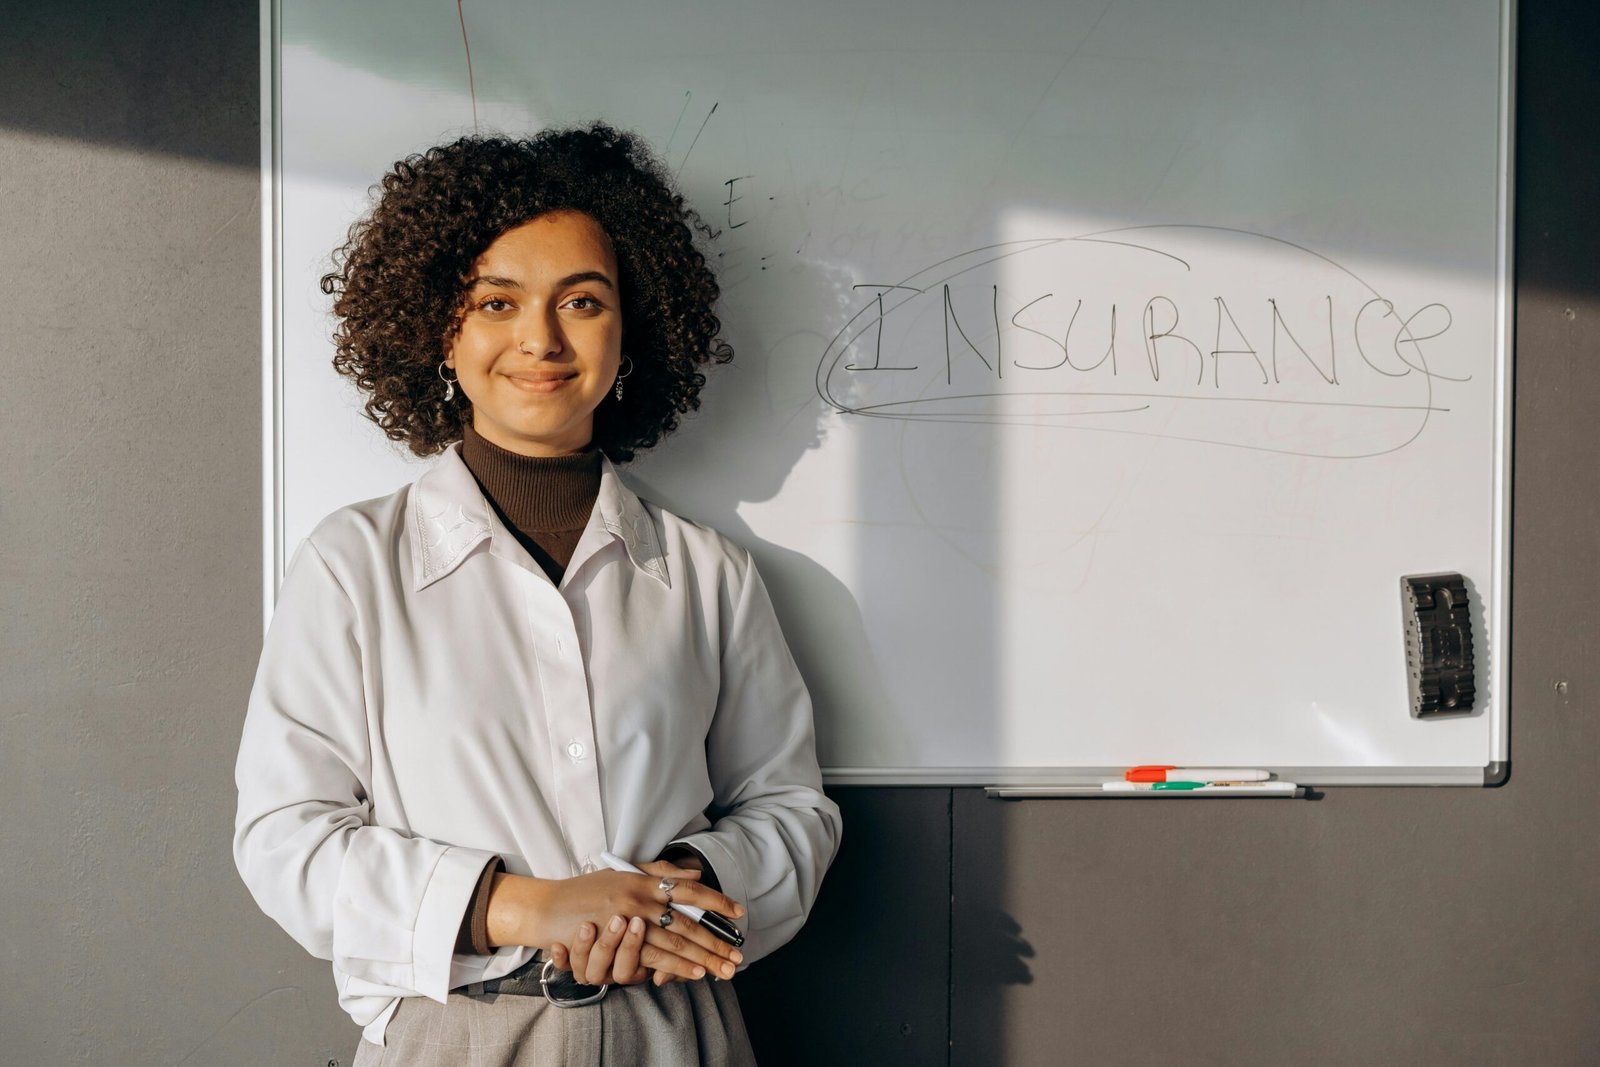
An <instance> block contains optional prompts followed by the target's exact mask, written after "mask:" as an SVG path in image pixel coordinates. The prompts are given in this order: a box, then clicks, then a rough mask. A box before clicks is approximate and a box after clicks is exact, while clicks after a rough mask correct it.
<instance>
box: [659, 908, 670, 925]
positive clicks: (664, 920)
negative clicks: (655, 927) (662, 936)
mask: <svg viewBox="0 0 1600 1067" xmlns="http://www.w3.org/2000/svg"><path fill="white" fill-rule="evenodd" d="M656 922H657V923H658V924H659V925H660V926H661V929H663V930H665V929H666V928H667V927H669V926H671V925H672V909H671V908H668V909H667V910H666V911H664V912H662V913H661V918H659V919H657V920H656Z"/></svg>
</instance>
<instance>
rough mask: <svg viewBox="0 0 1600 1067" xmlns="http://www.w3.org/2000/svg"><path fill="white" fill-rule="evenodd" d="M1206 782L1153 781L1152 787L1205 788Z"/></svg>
mask: <svg viewBox="0 0 1600 1067" xmlns="http://www.w3.org/2000/svg"><path fill="white" fill-rule="evenodd" d="M1208 784H1209V783H1206V782H1151V783H1150V788H1151V789H1204V788H1205V787H1206V786H1207V785H1208Z"/></svg>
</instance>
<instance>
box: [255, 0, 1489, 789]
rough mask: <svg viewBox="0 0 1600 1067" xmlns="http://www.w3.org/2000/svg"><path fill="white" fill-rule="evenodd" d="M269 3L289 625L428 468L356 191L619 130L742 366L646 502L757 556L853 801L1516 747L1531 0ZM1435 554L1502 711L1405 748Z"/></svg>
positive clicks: (1419, 734) (275, 347)
mask: <svg viewBox="0 0 1600 1067" xmlns="http://www.w3.org/2000/svg"><path fill="white" fill-rule="evenodd" d="M267 3H268V6H267V7H265V8H264V12H263V26H264V38H265V40H264V45H263V51H264V55H265V56H267V57H268V58H270V59H271V60H272V61H273V62H272V73H271V77H272V79H273V93H272V95H271V97H270V98H269V99H270V103H269V104H268V105H267V107H268V114H267V115H266V118H268V119H269V120H270V128H271V134H270V141H271V144H270V145H269V146H266V148H265V149H264V151H265V154H266V158H265V159H264V163H263V166H264V176H265V184H266V186H267V190H268V192H269V194H270V196H271V198H272V199H271V202H272V204H273V211H272V221H271V223H270V228H271V231H272V233H273V235H274V238H275V239H274V242H273V249H272V251H273V253H274V260H273V263H272V265H271V269H270V270H269V271H268V282H267V284H268V298H269V299H268V300H267V302H266V306H267V308H268V313H267V330H268V336H269V338H270V340H271V341H272V349H271V351H272V361H271V364H270V365H269V367H268V368H267V371H266V379H267V383H266V388H267V404H268V416H269V418H268V423H269V427H271V428H272V429H271V430H270V434H271V439H270V441H269V442H268V460H267V462H268V466H269V474H270V478H269V485H270V486H271V492H270V499H269V501H268V503H269V512H268V513H269V522H268V530H267V541H268V548H269V573H268V579H267V580H268V594H269V595H268V600H269V603H270V601H271V597H272V593H273V591H274V589H275V587H276V582H277V580H278V579H279V578H280V577H281V568H282V566H283V562H284V561H285V560H286V559H287V556H288V554H289V552H290V551H292V549H293V547H294V546H295V545H296V544H297V543H298V542H299V541H300V540H301V539H302V538H303V537H304V536H305V535H306V534H307V533H308V532H309V531H310V530H311V528H312V527H313V526H314V525H315V524H316V522H317V521H318V520H319V519H320V518H321V517H322V516H323V515H325V514H327V513H328V512H329V511H332V510H334V509H335V508H337V507H339V506H341V505H343V504H346V503H349V502H351V501H354V500H360V499H364V498H368V497H372V496H377V495H381V494H383V493H387V492H390V491H392V490H393V489H394V488H396V487H397V486H399V485H401V484H404V483H405V482H408V481H410V480H412V479H414V478H415V477H416V475H417V473H418V472H419V470H420V464H419V463H418V462H417V461H415V460H413V459H411V458H409V456H408V455H407V454H405V453H404V452H403V451H402V450H400V449H399V448H398V447H397V446H394V445H391V444H390V443H389V442H387V441H386V440H385V439H384V438H383V436H382V435H381V433H380V432H379V431H378V430H377V429H376V428H375V427H373V426H372V425H371V424H370V423H368V422H367V421H366V420H364V419H363V418H362V417H361V416H360V415H359V403H360V401H359V398H358V397H357V396H356V394H355V392H354V390H353V387H351V386H349V385H348V384H347V383H346V382H345V381H344V380H342V379H340V378H339V377H338V376H337V375H335V374H334V372H333V371H332V369H331V364H330V360H331V356H332V346H331V343H330V341H329V336H330V332H331V322H330V319H329V317H328V311H327V307H328V301H327V298H326V297H324V296H323V295H322V293H321V292H320V290H319V289H318V286H317V279H318V277H319V276H320V275H321V274H322V273H323V272H325V271H326V270H327V269H328V268H329V263H330V261H329V253H330V251H331V249H332V248H333V247H335V246H336V245H337V244H339V243H340V242H341V240H342V239H343V235H344V232H345V230H346V228H347V227H348V226H349V224H350V223H351V222H352V221H353V220H354V219H355V218H356V217H357V216H358V215H359V214H361V213H362V212H363V211H364V209H365V207H366V204H367V199H366V197H367V189H368V187H369V186H370V185H371V184H372V183H374V182H375V181H376V180H377V179H378V177H379V176H380V175H381V174H383V173H384V171H385V170H386V169H388V167H389V166H390V165H391V164H392V163H393V162H394V161H395V160H396V159H399V158H400V157H402V156H404V155H406V154H408V153H410V152H414V151H419V150H422V149H424V148H426V147H428V146H430V145H433V144H436V143H440V142H442V141H445V140H449V139H452V138H454V137H456V136H458V135H460V134H463V133H470V132H472V131H473V130H474V129H479V130H482V131H483V132H508V133H512V134H520V133H525V132H529V131H532V130H534V129H538V128H542V127H545V126H549V125H558V124H569V123H574V122H581V121H585V120H588V119H593V118H604V119H605V120H607V121H609V122H612V123H614V124H616V125H619V126H622V127H626V128H630V129H633V130H635V131H637V132H639V133H640V134H642V135H643V136H644V137H646V138H647V139H648V140H649V141H650V142H651V143H652V144H653V145H654V146H655V148H656V149H657V151H658V152H659V153H660V155H661V156H662V157H663V158H664V159H665V160H666V161H667V163H668V165H669V167H671V168H672V169H674V170H675V171H677V173H678V175H679V181H680V183H681V184H682V186H683V188H684V190H685V192H686V194H687V195H688V196H689V198H690V200H691V201H692V202H693V203H694V204H695V205H696V206H697V207H698V209H699V210H700V212H701V213H702V214H703V215H704V216H705V218H706V219H707V220H708V221H710V222H711V223H712V224H714V225H716V226H717V227H719V228H720V229H721V231H722V234H721V238H720V239H719V241H718V242H717V243H716V245H715V246H714V249H713V251H714V254H715V256H716V258H717V262H718V263H719V265H720V268H721V277H722V282H723V290H724V298H723V307H722V318H723V322H724V324H725V327H726V332H727V336H728V338H729V339H730V341H731V342H732V344H733V345H734V347H735V349H736V350H737V353H738V356H737V358H736V360H735V362H734V363H733V364H732V365H730V366H728V367H726V368H721V369H719V370H714V371H713V373H712V380H711V384H710V385H709V386H708V387H707V389H706V391H705V394H704V397H703V399H704V408H703V412H702V413H701V414H700V415H698V416H696V417H693V418H690V419H688V420H686V422H685V424H684V426H683V428H682V429H681V430H680V431H679V433H678V434H677V435H676V436H675V437H673V438H670V439H669V440H668V442H667V443H666V444H664V445H663V446H661V447H660V448H658V449H657V450H656V451H655V452H653V453H651V454H649V455H648V456H647V457H645V458H643V459H641V460H640V461H639V462H637V463H635V464H634V465H633V466H632V467H631V468H630V472H631V480H632V481H633V483H634V485H635V487H636V488H638V489H639V490H640V491H641V492H642V493H643V494H644V495H645V496H647V497H649V498H651V499H654V500H656V501H658V502H659V503H661V504H663V505H664V506H666V507H668V508H671V509H672V510H675V511H677V512H679V513H681V514H684V515H687V516H689V517H692V518H695V519H698V520H701V521H704V522H707V523H709V524H711V525H713V526H715V527H717V528H718V529H721V530H722V531H723V532H725V533H727V534H729V535H730V536H732V537H733V538H734V539H735V540H737V541H739V542H741V543H743V544H745V545H747V546H748V547H750V548H751V550H752V551H753V552H754V553H755V555H756V558H757V561H758V564H759V565H760V567H761V569H762V573H763V575H764V576H765V577H766V579H767V582H768V585H769V586H770V588H771V590H772V593H773V596H774V599H775V601H776V602H777V605H778V609H779V614H780V616H781V618H782V621H783V623H784V628H785V632H786V633H787V635H788V637H789V639H790V642H791V645H792V647H793V649H794V652H795V656H796V659H797V660H798V661H799V663H800V665H801V668H802V671H803V672H804V673H805V675H806V678H807V680H808V682H809V684H810V685H811V688H812V693H813V696H814V698H815V701H816V705H817V727H818V741H819V749H820V752H819V754H820V757H821V760H822V763H823V765H824V767H825V769H826V771H827V774H828V777H829V779H830V780H832V781H835V782H858V783H893V782H900V783H919V782H928V783H955V784H961V783H971V784H1016V783H1026V784H1036V783H1051V782H1057V783H1072V782H1081V781H1091V780H1095V779H1097V778H1099V777H1101V776H1103V775H1104V774H1105V773H1107V772H1108V771H1110V770H1112V769H1120V768H1121V767H1125V766H1128V765H1131V764H1135V763H1147V762H1170V763H1178V764H1188V765H1229V766H1237V765H1241V764H1243V765H1247V766H1254V765H1259V766H1266V767H1270V768H1274V769H1276V770H1278V771H1280V773H1282V774H1283V775H1284V776H1285V777H1291V778H1296V779H1298V780H1301V781H1304V782H1310V783H1315V784H1340V783H1366V782H1371V783H1412V782H1414V783H1438V784H1444V783H1459V784H1466V783H1479V784H1481V783H1482V782H1483V781H1484V780H1485V776H1486V768H1492V767H1494V766H1495V765H1498V764H1499V763H1501V762H1502V761H1504V760H1505V759H1506V757H1507V744H1508V735H1507V720H1506V693H1505V684H1504V679H1505V664H1506V640H1507V620H1508V618H1509V604H1508V600H1507V597H1508V591H1509V573H1508V561H1509V549H1508V544H1507V530H1508V516H1507V511H1506V509H1507V502H1508V500H1509V487H1508V482H1507V478H1508V472H1509V469H1510V466H1509V462H1510V457H1509V447H1510V434H1509V425H1508V419H1509V384H1508V383H1509V381H1510V369H1511V368H1510V343H1509V336H1510V321H1509V319H1510V301H1509V293H1510V287H1509V277H1508V272H1509V268H1508V250H1509V234H1510V219H1509V202H1510V200H1509V194H1510V190H1509V180H1508V175H1509V159H1510V156H1509V151H1510V131H1509V114H1510V99H1509V92H1510V90H1509V86H1510V84H1511V79H1510V65H1511V59H1510V57H1511V54H1512V49H1511V42H1510V27H1511V25H1512V19H1511V11H1510V9H1509V5H1508V4H1502V3H1500V2H1498V0H1425V2H1419V0H1388V2H1361V0H1310V2H1306V3H1298V4H1284V3H1281V2H1278V0H1129V2H1120V3H1103V2H1098V0H1097V2H1094V3H1084V4H1068V5H1063V4H1057V3H1045V2H1037V3H1027V2H1011V0H1006V2H1003V3H1000V4H998V5H987V6H984V7H982V8H981V9H980V8H979V6H977V5H968V4H954V3H952V4H941V5H934V6H929V5H913V4H907V3H901V4H870V3H869V4H860V3H837V2H826V3H819V2H811V0H807V2H804V3H797V2H793V0H791V2H788V3H782V2H777V0H738V2H732V0H729V2H718V3H697V4H694V5H661V4H637V5H634V6H631V7H623V6H620V5H611V4H604V3H602V4H586V5H580V6H576V7H565V8H564V7H551V6H550V5H531V4H526V3H518V2H515V0H465V2H463V3H461V4H460V5H457V4H451V3H440V2H437V0H430V2H422V0H398V2H397V0H384V2H381V3H380V2H376V0H359V2H346V3H340V4H333V5H329V4H317V3H314V2H312V0H279V2H278V3H276V4H274V3H272V2H271V0H267ZM469 48H470V56H471V64H470V75H469V64H468V49H469ZM1113 322H1114V328H1113ZM1433 571H1459V572H1461V573H1462V574H1464V575H1466V577H1467V578H1468V580H1469V583H1470V584H1471V588H1472V590H1473V593H1474V607H1475V609H1476V612H1475V620H1474V621H1475V632H1476V651H1477V658H1478V664H1479V678H1478V694H1479V696H1478V707H1477V710H1475V711H1474V712H1473V713H1472V714H1471V715H1470V716H1466V717H1461V718H1454V719H1446V720H1433V721H1418V720H1414V719H1412V718H1411V717H1410V714H1409V711H1408V703H1407V694H1406V684H1405V670H1404V653H1403V644H1402V638H1401V629H1400V607H1399V578H1400V576H1401V575H1405V574H1413V573H1426V572H1433ZM1488 773H1489V775H1490V776H1491V777H1492V776H1493V773H1494V772H1493V771H1492V770H1491V771H1489V772H1488Z"/></svg>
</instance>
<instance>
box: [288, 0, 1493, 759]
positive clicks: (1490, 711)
mask: <svg viewBox="0 0 1600 1067" xmlns="http://www.w3.org/2000/svg"><path fill="white" fill-rule="evenodd" d="M1516 25H1517V4H1516V0H1501V4H1500V70H1499V81H1500V94H1499V95H1500V100H1499V105H1500V106H1499V115H1498V122H1499V131H1498V138H1497V143H1498V154H1499V181H1498V196H1497V203H1496V206H1495V207H1496V237H1495V245H1496V248H1495V274H1496V277H1495V327H1496V333H1497V335H1498V336H1497V338H1496V342H1495V357H1496V358H1495V381H1494V403H1495V409H1496V413H1497V414H1496V419H1495V427H1494V450H1495V456H1496V465H1495V469H1494V472H1493V479H1492V483H1493V492H1494V507H1493V514H1494V530H1493V532H1492V545H1493V547H1492V550H1491V555H1492V557H1493V560H1494V565H1495V567H1494V573H1493V575H1492V577H1491V580H1490V595H1491V598H1492V599H1491V600H1490V603H1491V604H1492V605H1494V609H1495V610H1494V611H1493V612H1492V613H1489V612H1486V621H1487V623H1488V626H1487V628H1488V629H1489V631H1490V633H1489V634H1487V635H1485V636H1486V637H1488V638H1489V639H1490V641H1491V642H1492V647H1494V648H1495V649H1496V650H1497V651H1498V659H1497V661H1496V662H1497V666H1498V668H1499V672H1498V676H1497V678H1496V679H1495V681H1496V684H1495V685H1494V686H1493V687H1491V688H1490V691H1489V693H1490V703H1489V707H1488V708H1487V709H1486V713H1487V715H1488V716H1489V729H1490V735H1491V737H1492V742H1491V745H1492V751H1491V759H1490V761H1489V763H1488V764H1486V765H1485V766H1483V767H1481V768H1472V767H1273V768H1271V769H1272V770H1273V771H1275V772H1277V774H1278V776H1279V777H1281V778H1284V779H1286V780H1289V781H1294V782H1300V783H1302V784H1305V785H1312V786H1328V785H1367V786H1371V785H1458V786H1460V785H1471V786H1497V785H1501V784H1503V783H1504V782H1505V781H1506V780H1507V779H1508V778H1509V776H1510V759H1511V733H1510V714H1511V709H1510V697H1511V694H1510V683H1511V491H1512V485H1511V469H1512V468H1511V460H1512V455H1511V452H1512V443H1513V441H1512V415H1513V396H1512V370H1513V357H1514V348H1515V344H1514V342H1515V330H1516V321H1515V295H1516V288H1515V277H1514V264H1513V262H1512V257H1513V253H1514V250H1515V245H1514V230H1513V228H1514V225H1515V219H1514V200H1513V198H1514V195H1515V162H1516V160H1515V128H1514V121H1513V120H1514V118H1515V115H1516V99H1515V97H1516ZM282 30H283V22H282V14H281V12H280V10H279V0H261V20H260V33H261V284H262V291H261V350H262V368H261V370H262V373H261V435H262V441H261V482H262V515H263V517H264V522H263V531H262V595H261V603H262V631H263V633H265V630H266V626H267V624H268V623H269V622H270V621H271V618H272V611H273V607H274V606H275V604H276V601H277V593H278V586H279V584H280V583H281V582H282V581H283V574H284V569H285V567H286V566H287V564H288V560H287V558H286V552H287V546H286V545H285V543H284V541H285V534H284V507H283V501H284V486H283V469H284V464H283V448H282V427H283V345H282V336H283V329H282V325H283V303H282V301H283V284H282V269H283V263H282V257H281V255H280V249H281V247H282V239H283V190H282V186H283V182H282V156H283V153H282V144H283V139H282V126H281V118H280V114H279V112H280V110H281V109H280V107H279V101H280V99H281V92H282V67H281V64H280V53H281V46H282ZM1121 773H1122V768H1115V767H1107V768H1082V767H1080V768H1075V769H1074V770H1072V771H1070V772H1067V771H1062V770H1060V769H1057V768H1048V767H1035V768H972V767H934V768H928V767H916V768H883V767H872V768H857V767H832V768H825V769H824V771H823V780H824V781H825V782H826V783H828V784H830V785H901V786H905V785H922V786H955V785H961V786H991V787H996V788H1000V787H1005V788H1013V789H1015V788H1028V787H1037V788H1039V789H1041V790H1048V789H1049V788H1051V787H1061V788H1070V787H1074V786H1079V787H1081V786H1085V785H1090V784H1094V783H1097V782H1100V781H1103V780H1104V779H1106V778H1108V777H1116V776H1118V775H1120V774H1121Z"/></svg>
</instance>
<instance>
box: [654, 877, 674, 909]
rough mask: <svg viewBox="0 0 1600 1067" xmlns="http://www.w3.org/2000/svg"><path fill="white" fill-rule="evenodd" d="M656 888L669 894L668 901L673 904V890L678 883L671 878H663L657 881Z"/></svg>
mask: <svg viewBox="0 0 1600 1067" xmlns="http://www.w3.org/2000/svg"><path fill="white" fill-rule="evenodd" d="M656 888H657V889H659V890H661V891H662V892H663V893H665V894H666V895H667V903H668V904H671V903H672V891H673V890H674V889H676V888H678V883H677V882H674V881H673V880H672V879H671V878H663V879H661V881H659V882H657V883H656Z"/></svg>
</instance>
